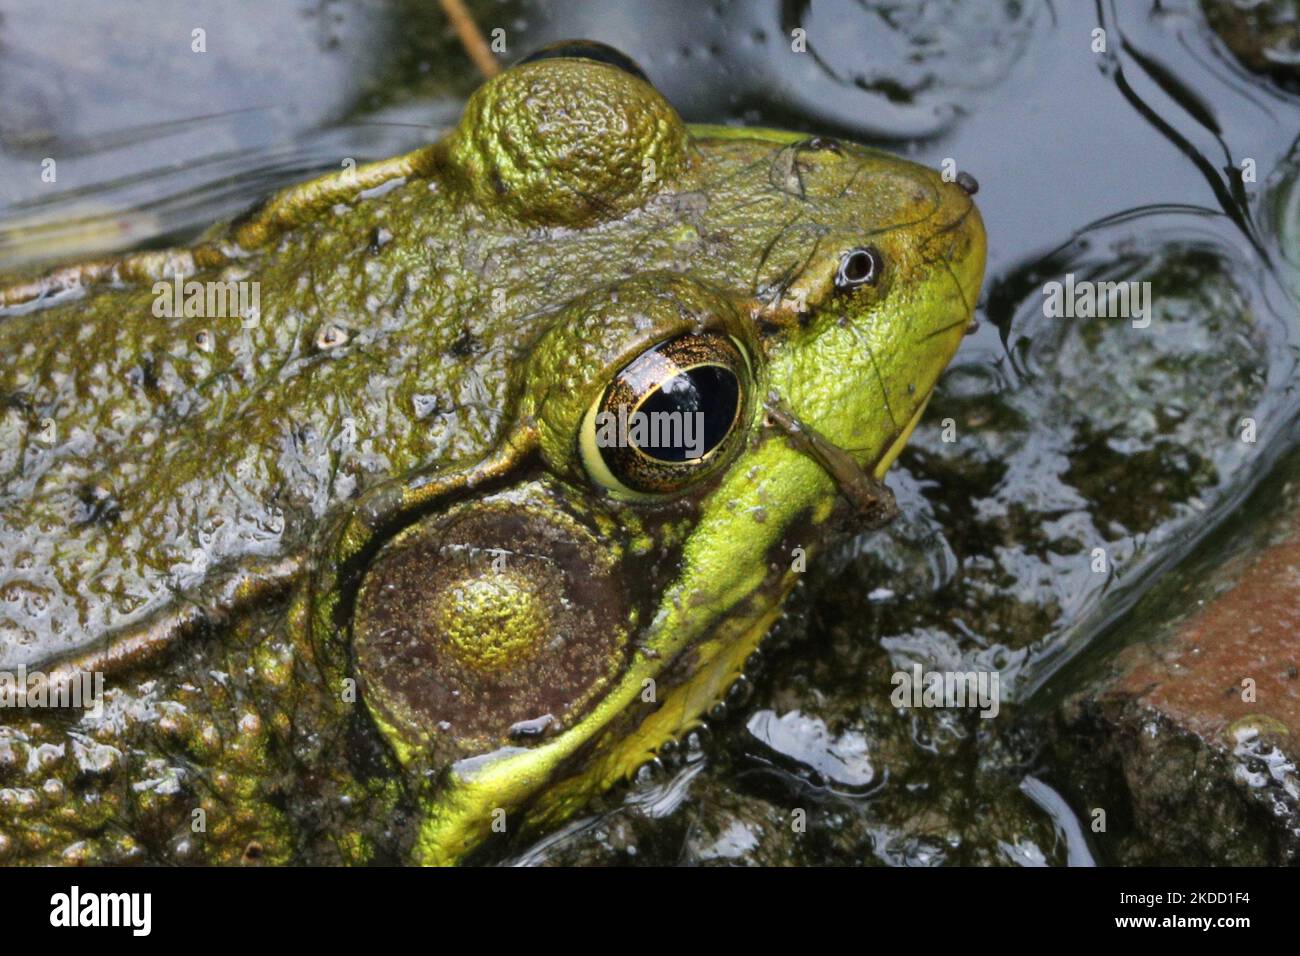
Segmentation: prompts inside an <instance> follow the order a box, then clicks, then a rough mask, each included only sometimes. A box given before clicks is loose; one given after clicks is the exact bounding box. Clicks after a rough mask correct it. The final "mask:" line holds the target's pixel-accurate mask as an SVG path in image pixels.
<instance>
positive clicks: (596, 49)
mask: <svg viewBox="0 0 1300 956" xmlns="http://www.w3.org/2000/svg"><path fill="white" fill-rule="evenodd" d="M556 59H566V60H567V59H579V60H594V61H595V62H597V63H605V64H608V65H609V66H616V67H618V68H619V69H620V70H622V71H623V72H624V73H630V74H631V75H632V76H635V77H636V78H637V79H638V80H644V81H645V82H646V83H649V82H650V78H649V77H647V76H646V75H645V71H644V70H642V69H641V67H639V66H637V64H636V61H635V60H633V59H632V58H631V57H630V56H628V55H627V54H626V53H624V52H623V51H622V50H617V49H615V48H614V47H612V46H609V45H608V44H606V43H597V42H596V41H595V40H561V41H560V42H558V43H551V44H549V45H547V46H544V47H541V48H540V49H538V50H534V51H533V52H532V53H530V54H528V55H527V56H526V57H524V58H523V59H522V60H520V61H519V62H520V63H535V62H537V61H538V60H556Z"/></svg>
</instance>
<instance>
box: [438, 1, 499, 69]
mask: <svg viewBox="0 0 1300 956" xmlns="http://www.w3.org/2000/svg"><path fill="white" fill-rule="evenodd" d="M438 2H439V3H441V4H442V12H443V13H445V14H447V19H448V20H450V21H451V25H452V27H453V28H455V30H456V36H457V37H459V38H460V45H461V46H463V47H464V48H465V53H466V54H467V55H468V56H469V58H470V59H471V60H473V61H474V65H475V66H476V67H478V71H479V72H480V73H482V74H483V75H484V76H485V77H487V78H489V79H491V78H492V77H494V76H496V75H497V74H498V73H500V72H501V64H500V63H498V62H497V58H496V57H495V56H493V55H492V49H491V47H489V46H488V44H487V41H486V40H484V39H483V34H482V33H480V32H479V28H478V24H476V23H475V22H474V18H473V17H472V16H471V15H470V12H469V11H468V10H467V9H465V4H464V2H463V0H438Z"/></svg>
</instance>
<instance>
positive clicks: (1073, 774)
mask: <svg viewBox="0 0 1300 956" xmlns="http://www.w3.org/2000/svg"><path fill="white" fill-rule="evenodd" d="M1287 490H1288V491H1289V494H1288V495H1287V498H1286V506H1285V507H1284V508H1283V509H1282V513H1281V514H1280V515H1277V514H1273V515H1268V516H1265V517H1264V518H1263V519H1262V520H1261V521H1260V522H1259V523H1258V528H1257V530H1256V532H1255V533H1254V534H1253V535H1251V534H1248V535H1246V536H1245V537H1247V538H1248V539H1249V538H1254V539H1255V540H1254V541H1253V542H1251V544H1252V546H1251V547H1246V548H1243V549H1241V552H1240V553H1239V554H1238V555H1237V556H1236V557H1235V558H1233V559H1232V560H1229V561H1228V562H1226V563H1224V564H1222V565H1221V566H1218V567H1210V568H1204V567H1202V568H1201V569H1200V570H1201V571H1202V572H1203V576H1201V575H1194V574H1184V575H1182V578H1183V581H1184V583H1183V584H1182V585H1181V586H1180V587H1178V588H1177V590H1176V591H1175V589H1173V588H1170V589H1168V590H1167V592H1166V593H1165V594H1164V595H1163V598H1164V600H1163V601H1161V602H1159V606H1160V607H1162V608H1164V609H1165V610H1164V615H1166V616H1168V618H1169V619H1167V620H1160V619H1159V618H1157V619H1156V620H1155V621H1154V622H1149V619H1144V616H1143V615H1142V614H1141V613H1139V614H1138V616H1137V617H1136V618H1135V625H1134V626H1130V627H1129V628H1127V629H1126V630H1127V634H1126V636H1127V637H1128V638H1130V639H1133V640H1138V641H1140V643H1135V644H1131V645H1130V646H1128V647H1125V648H1124V649H1122V650H1120V651H1118V652H1117V653H1115V654H1113V655H1112V656H1111V657H1110V658H1109V659H1108V660H1107V661H1106V662H1105V665H1104V670H1103V672H1102V674H1101V676H1099V677H1096V678H1094V679H1093V680H1092V681H1091V682H1090V683H1089V684H1088V685H1087V686H1086V688H1085V689H1083V690H1080V691H1076V692H1075V693H1074V694H1073V695H1071V696H1069V697H1068V698H1067V699H1066V700H1065V702H1064V704H1063V705H1062V707H1061V709H1060V714H1059V726H1058V734H1057V758H1058V760H1059V761H1060V762H1061V764H1062V765H1063V767H1064V769H1063V771H1062V774H1061V776H1062V778H1064V779H1070V780H1072V781H1075V785H1074V787H1073V788H1072V789H1073V791H1074V794H1075V796H1076V797H1077V799H1078V802H1079V804H1081V805H1082V806H1083V807H1085V808H1087V810H1086V812H1088V813H1090V815H1091V817H1092V819H1093V820H1101V821H1102V823H1103V825H1104V826H1105V829H1104V831H1100V832H1095V834H1094V837H1095V839H1096V841H1097V843H1098V845H1099V846H1100V847H1101V848H1102V850H1103V852H1105V853H1106V854H1107V856H1108V857H1109V861H1110V862H1115V863H1123V864H1210V865H1243V864H1244V865H1266V864H1271V865H1278V864H1294V863H1296V862H1300V774H1298V773H1297V769H1296V767H1297V762H1298V761H1300V642H1297V640H1296V635H1297V634H1298V633H1300V488H1296V487H1295V486H1288V488H1287ZM1148 635H1149V637H1148ZM1098 811H1102V812H1103V813H1104V816H1101V815H1099V814H1098ZM1094 830H1097V827H1096V826H1094Z"/></svg>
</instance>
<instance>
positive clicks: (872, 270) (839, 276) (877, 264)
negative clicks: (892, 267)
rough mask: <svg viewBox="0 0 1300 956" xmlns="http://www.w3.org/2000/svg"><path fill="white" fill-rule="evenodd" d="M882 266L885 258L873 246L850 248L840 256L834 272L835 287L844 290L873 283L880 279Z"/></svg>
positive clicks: (883, 266)
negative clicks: (838, 265)
mask: <svg viewBox="0 0 1300 956" xmlns="http://www.w3.org/2000/svg"><path fill="white" fill-rule="evenodd" d="M884 268H885V260H884V259H883V258H882V257H881V255H880V252H879V251H877V250H876V248H875V247H874V246H863V247H861V248H858V249H850V250H849V251H848V252H846V253H844V255H843V256H841V257H840V267H839V269H837V270H836V272H835V288H836V289H838V290H839V291H841V292H846V291H849V290H851V289H856V288H858V286H863V285H875V284H876V283H877V282H879V281H880V273H881V272H882V271H883V270H884Z"/></svg>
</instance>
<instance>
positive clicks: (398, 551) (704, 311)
mask: <svg viewBox="0 0 1300 956" xmlns="http://www.w3.org/2000/svg"><path fill="white" fill-rule="evenodd" d="M593 90H595V91H598V92H599V97H597V98H596V99H594V100H593V99H592V97H591V95H590V92H591V91H593ZM584 91H587V93H584ZM543 94H545V95H543ZM530 111H531V112H530ZM584 111H588V112H589V115H587V114H586V113H584ZM620 112H622V113H625V114H626V115H627V117H628V118H627V121H626V122H622V121H620V120H619V118H618V117H619V114H620ZM633 116H635V119H633V118H632V117H633ZM561 140H563V142H561ZM430 155H431V156H432V157H433V158H432V159H431V160H429V163H430V165H431V167H432V168H434V169H435V170H436V171H437V174H438V175H442V176H445V178H446V185H447V188H448V189H449V190H451V191H452V193H453V194H454V195H455V196H456V197H458V200H457V201H460V202H463V203H465V204H468V206H469V208H472V209H474V210H475V213H474V218H475V220H476V221H478V222H481V223H482V224H483V225H482V228H483V229H484V230H496V232H495V233H493V235H494V236H499V235H503V234H509V232H510V230H511V229H513V230H515V233H514V234H513V236H518V237H519V238H514V237H513V236H511V238H510V239H509V241H510V243H511V244H510V245H509V246H508V248H509V249H510V251H511V254H512V255H513V256H515V257H516V258H519V257H520V256H521V255H522V254H523V253H521V249H522V250H524V251H526V248H527V247H526V243H529V242H532V243H536V244H537V246H536V248H537V249H538V250H539V251H537V252H536V253H534V254H535V255H538V256H541V255H553V256H555V257H556V262H557V263H558V264H557V265H556V266H555V268H557V269H561V270H562V275H561V279H560V280H557V281H562V279H563V277H564V276H566V275H567V272H563V269H564V268H572V267H573V262H575V261H586V260H581V256H583V255H586V256H596V257H597V258H596V259H593V260H591V262H592V266H591V268H592V270H593V272H599V269H600V268H601V267H604V266H602V265H601V264H602V262H604V260H603V259H600V257H601V256H602V255H604V253H605V252H609V259H608V263H607V264H606V265H607V269H608V271H607V272H604V273H600V275H601V279H600V281H593V282H592V283H591V284H590V287H589V288H586V289H582V290H581V291H580V293H579V294H575V295H573V296H572V297H571V298H569V299H566V300H565V301H563V302H562V303H561V304H560V305H559V306H558V307H556V308H554V309H553V315H552V318H551V319H550V320H549V324H548V326H547V327H546V329H545V331H544V332H543V333H542V334H541V335H540V336H539V337H537V338H536V339H534V340H532V341H530V342H528V343H525V344H526V348H523V349H521V351H522V352H523V353H524V354H525V355H526V358H525V360H524V361H523V363H522V365H521V368H520V370H519V373H518V387H517V389H515V394H516V396H517V398H516V402H515V406H514V408H513V409H512V410H511V415H510V424H509V426H508V427H507V428H506V430H505V431H504V433H503V434H502V435H501V436H500V437H499V439H498V440H497V447H496V448H495V449H494V450H493V451H492V452H491V453H490V454H488V455H487V456H486V457H485V458H484V459H483V460H482V461H477V462H467V463H457V464H454V465H442V464H438V465H434V466H431V467H430V468H429V469H428V470H426V471H425V472H422V473H420V474H418V475H415V476H412V477H409V478H407V479H405V480H404V481H403V482H400V483H398V484H396V485H393V486H391V487H388V488H382V489H378V490H376V491H374V492H373V493H371V494H369V495H368V496H367V497H366V498H364V499H363V500H362V501H361V502H359V503H358V505H357V508H356V514H355V515H354V516H353V517H352V519H351V520H350V521H349V522H346V523H345V524H344V525H342V526H341V528H340V529H339V532H338V534H337V535H336V536H335V537H334V538H333V539H332V544H331V547H332V548H333V551H332V552H331V558H332V560H331V561H329V562H326V563H325V565H324V567H323V570H322V571H321V573H320V574H319V575H318V577H317V580H316V581H315V585H314V588H315V590H314V594H315V596H316V598H315V602H314V612H313V618H312V619H313V622H314V623H313V628H314V634H315V635H316V637H317V638H318V640H319V642H320V644H321V645H322V646H323V647H326V648H337V647H342V646H346V647H348V648H349V651H348V653H346V654H343V653H337V654H335V655H334V656H333V658H332V659H334V660H337V661H339V662H340V663H339V665H338V666H340V667H343V668H345V669H346V670H347V673H348V675H349V676H354V677H355V678H356V681H357V684H358V686H359V688H360V692H361V699H362V702H363V703H364V706H365V708H366V711H367V713H368V714H369V717H370V719H371V721H372V722H373V725H374V726H375V727H376V728H377V729H378V732H379V733H380V735H381V736H382V737H383V738H384V739H385V740H386V741H387V743H388V745H389V746H390V748H391V750H392V752H393V753H394V754H395V755H396V756H397V758H398V760H399V762H400V763H401V764H402V766H403V767H404V769H405V771H406V773H407V775H408V781H409V788H410V790H411V792H412V794H413V796H414V799H415V801H416V803H417V805H418V807H419V811H420V815H421V822H420V824H419V827H418V833H417V834H416V835H415V837H414V845H413V849H412V855H413V858H414V859H415V860H416V861H418V862H421V863H430V864H445V863H453V862H456V861H458V860H461V859H463V858H464V857H465V856H466V854H468V853H470V852H472V851H473V850H474V849H475V848H477V847H478V846H480V845H481V844H483V843H484V841H485V840H487V839H488V838H489V837H491V836H492V835H493V834H494V833H500V832H503V831H504V832H505V833H506V834H507V835H511V834H517V833H519V832H520V831H521V829H522V830H524V831H528V832H537V831H540V830H541V829H544V828H545V827H547V826H550V825H553V824H554V823H556V822H558V821H560V820H562V819H563V818H565V817H566V816H568V815H570V814H572V813H573V812H575V811H576V810H577V809H578V808H580V807H581V806H582V804H583V803H584V802H585V801H586V800H587V799H588V798H589V797H590V796H591V795H592V794H593V793H595V792H597V791H600V790H602V789H604V788H607V787H610V786H612V785H615V784H617V783H618V782H620V781H622V780H625V779H626V778H627V777H628V776H629V775H630V774H631V773H633V772H634V771H635V770H636V769H637V768H638V767H639V766H641V765H642V764H643V763H644V762H645V761H646V760H648V759H650V758H652V757H653V756H654V755H655V753H656V751H657V750H658V749H659V748H660V747H661V746H662V745H663V744H664V743H665V742H666V741H668V740H670V739H673V738H675V737H677V736H679V735H681V734H683V733H684V732H686V731H688V730H689V729H691V728H692V727H693V726H695V725H697V724H698V722H699V720H700V718H701V716H702V715H703V714H704V713H705V712H706V711H707V710H708V709H709V708H710V706H712V705H713V704H714V703H715V702H716V701H717V700H719V699H720V698H721V697H722V696H723V695H724V693H725V692H726V690H727V688H728V686H729V685H730V684H731V683H732V681H733V680H734V679H735V678H736V677H737V675H738V674H739V673H740V672H741V669H742V666H743V664H744V661H745V659H746V658H747V657H748V655H749V654H750V653H751V652H752V651H753V650H754V648H755V647H756V646H757V645H758V643H759V642H760V641H761V640H762V638H763V636H764V635H765V634H766V633H767V631H768V630H769V628H770V626H771V625H772V623H773V621H774V620H775V619H776V618H777V616H778V615H779V614H780V609H781V602H782V599H783V598H784V596H785V595H786V594H787V593H788V592H789V591H790V589H791V588H792V587H793V586H794V585H795V584H796V583H797V581H798V580H799V575H800V574H802V573H804V571H805V569H806V568H808V567H810V564H809V562H811V561H813V560H815V557H816V555H817V554H818V553H819V549H820V546H821V545H822V543H823V541H824V540H825V538H826V537H827V536H828V535H829V534H830V533H831V527H832V526H833V525H836V524H838V522H832V521H831V520H830V519H831V518H832V515H836V516H837V517H839V516H842V515H843V513H844V512H845V511H850V512H852V511H853V510H854V508H856V509H858V511H859V512H860V513H862V512H863V511H864V509H865V508H866V507H867V506H868V505H869V504H870V503H871V500H872V498H873V496H878V495H880V494H881V491H880V486H879V484H878V480H879V479H880V478H882V477H883V476H884V474H885V472H886V470H887V469H888V468H889V466H890V464H891V463H892V462H893V460H894V459H895V458H896V457H897V455H898V452H899V451H900V449H901V448H902V446H903V445H904V444H905V443H906V441H907V439H908V436H909V435H910V434H911V431H912V429H913V428H914V427H915V425H916V423H917V421H918V420H919V418H920V415H921V413H922V411H923V410H924V408H925V404H926V402H927V401H928V399H929V396H930V394H931V393H932V391H933V389H934V386H935V383H936V381H937V379H938V377H939V375H940V373H941V372H942V371H943V369H944V367H945V366H946V365H947V364H948V362H949V361H950V360H951V358H952V356H953V354H954V353H955V351H956V349H957V346H958V344H959V343H960V341H961V339H962V336H963V334H964V333H965V330H966V329H967V327H968V325H969V324H970V322H971V318H972V311H973V308H974V305H975V302H976V299H977V297H978V294H979V286H980V282H981V279H982V275H983V269H984V234H983V228H982V225H981V222H980V217H979V213H978V212H977V211H976V210H975V207H974V205H973V203H972V202H971V199H970V196H969V195H968V193H967V191H966V190H964V189H963V188H962V187H961V186H959V185H957V184H955V183H948V182H944V181H943V180H942V179H941V178H940V177H939V176H938V174H936V173H934V172H932V171H930V170H927V169H924V168H922V167H919V166H916V165H914V164H911V163H908V162H906V161H904V160H901V159H898V158H896V157H893V156H889V155H887V154H883V153H878V152H874V151H871V150H867V149H863V148H861V147H857V146H854V145H852V144H847V143H833V142H830V141H825V140H813V141H810V140H808V139H807V138H806V137H803V136H798V135H794V134H787V133H778V132H772V131H765V130H735V129H722V128H717V127H691V128H688V127H686V126H685V125H684V124H682V123H681V121H680V119H678V118H677V116H676V114H675V113H674V112H673V111H672V109H671V107H669V106H668V105H667V104H666V103H664V101H663V100H662V98H661V97H659V95H658V94H657V93H656V92H655V91H654V90H653V88H651V87H650V86H648V85H647V84H645V83H644V82H642V81H641V80H639V79H636V78H635V77H633V76H630V75H628V74H627V73H625V72H622V71H620V70H618V69H617V68H615V67H612V66H608V65H606V64H603V63H595V62H591V61H588V60H584V59H555V60H543V61H541V62H537V63H529V64H526V65H525V66H522V67H518V68H516V69H515V70H512V71H508V72H506V73H504V74H502V75H501V76H500V77H498V78H496V79H494V80H493V81H491V82H490V83H489V84H488V85H487V86H486V87H485V88H484V90H483V91H480V93H479V94H477V95H476V97H475V98H474V100H472V101H471V104H470V106H469V108H468V109H467V111H466V116H465V119H464V120H463V121H462V124H461V127H460V128H459V129H458V130H457V131H456V132H455V133H454V134H453V135H452V136H451V137H450V138H449V140H448V141H447V142H446V143H444V144H440V145H438V146H435V147H433V149H432V153H431V154H430ZM602 157H604V159H603V160H602ZM642 159H646V160H648V162H647V163H646V165H645V166H644V167H643V166H642V164H641V160H642ZM602 161H603V162H605V163H606V164H609V168H608V169H605V168H604V167H603V166H602V165H601V164H602ZM643 168H644V170H646V171H647V172H645V173H644V174H643V175H631V174H630V173H629V172H628V170H629V169H636V170H640V169H643ZM602 170H603V171H602ZM589 174H590V175H589ZM584 187H588V188H584ZM584 230H593V232H592V233H591V236H592V238H591V239H590V240H587V239H586V236H587V233H586V232H584ZM483 241H484V243H486V242H487V240H483ZM584 243H586V244H584ZM570 249H573V250H575V251H574V252H572V254H571V255H572V256H573V257H574V258H573V259H572V260H570V259H566V258H565V257H566V256H569V255H570V252H569V251H568V250H570ZM602 250H603V251H602ZM610 250H612V251H610ZM564 263H569V265H568V266H567V267H566V266H564ZM701 370H703V371H701ZM655 375H661V376H662V380H657V379H655V378H654V376H655ZM687 379H689V382H687ZM647 383H648V384H647ZM687 384H689V385H690V387H691V389H694V391H690V390H689V389H688V390H686V391H683V389H685V388H686V385H687ZM620 389H625V390H626V391H627V392H628V394H629V395H631V396H632V397H633V399H635V401H637V402H641V401H643V400H644V401H645V402H647V403H651V400H652V399H653V400H654V401H660V400H661V399H662V398H663V395H669V394H671V395H674V396H678V397H680V396H681V395H684V394H685V395H687V398H688V399H689V401H691V402H695V403H696V404H694V405H683V406H682V407H684V408H685V407H690V408H695V409H699V408H703V409H705V411H703V412H700V414H701V415H705V417H706V418H707V417H708V414H712V413H713V412H715V411H716V412H717V414H716V415H714V416H713V418H709V419H708V420H709V421H710V422H714V420H715V419H716V422H721V423H722V424H716V422H715V424H714V425H713V426H711V427H713V428H714V432H709V433H708V434H709V436H710V437H709V441H710V442H711V444H710V445H709V448H708V450H707V453H706V454H703V455H701V456H699V457H693V456H692V455H686V456H684V457H682V458H681V460H677V459H672V460H669V458H668V457H666V455H667V453H664V456H661V457H659V458H655V460H654V461H651V462H650V463H649V464H648V465H646V466H645V467H644V468H642V467H641V466H640V465H637V466H635V467H628V466H627V462H628V461H631V460H632V459H631V458H630V457H628V456H627V455H626V454H625V455H624V456H623V458H619V457H618V456H617V454H616V453H615V452H613V451H608V452H607V450H606V445H604V444H601V443H598V442H596V441H595V439H594V438H593V435H594V434H595V432H594V429H595V427H596V424H595V420H596V417H597V414H598V412H600V411H601V410H602V409H606V408H608V407H610V403H611V401H612V397H617V396H619V395H621V394H622V392H620V391H619V390H620ZM659 390H662V392H663V395H660V392H659ZM733 391H734V393H735V394H734V395H733ZM688 393H689V394H688ZM677 400H678V398H675V399H674V401H677ZM681 400H682V401H686V399H681ZM709 402H720V403H723V404H725V406H726V407H725V408H722V409H721V410H720V411H719V410H718V409H715V408H712V407H711V406H709V404H708V403H709ZM623 406H624V407H627V406H628V403H626V402H625V403H623ZM637 407H641V406H640V405H638V406H637ZM645 407H650V404H646V405H645ZM656 407H658V406H656ZM674 407H675V406H674ZM706 413H708V414H706ZM701 427H703V426H701ZM625 450H626V449H624V451H625ZM640 450H641V447H640V446H639V445H638V452H639V451H640ZM637 460H638V461H639V460H640V459H637ZM349 642H350V643H349ZM324 656H325V657H329V656H330V655H328V654H327V655H324Z"/></svg>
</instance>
